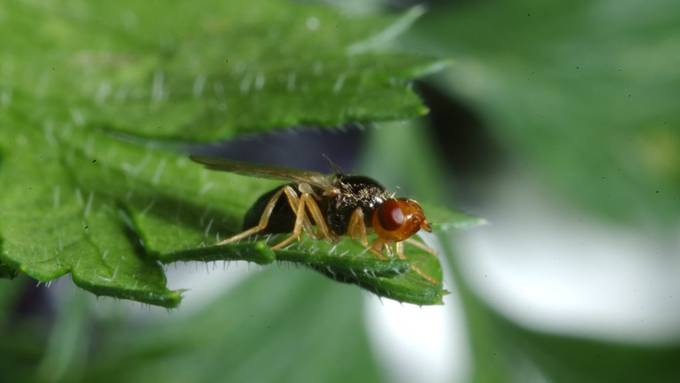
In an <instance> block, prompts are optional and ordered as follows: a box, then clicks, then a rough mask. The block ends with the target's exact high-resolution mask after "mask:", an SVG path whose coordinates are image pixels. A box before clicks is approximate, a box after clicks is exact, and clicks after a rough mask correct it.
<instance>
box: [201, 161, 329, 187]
mask: <svg viewBox="0 0 680 383" xmlns="http://www.w3.org/2000/svg"><path fill="white" fill-rule="evenodd" d="M190 158H191V160H192V161H194V162H198V163H199V164H203V165H205V167H206V168H208V169H211V170H221V171H224V172H230V173H236V174H243V175H247V176H253V177H260V178H269V179H275V180H282V181H288V182H295V183H307V184H310V185H311V186H315V187H318V188H321V189H323V190H327V189H332V188H333V187H334V180H335V175H334V174H323V173H319V172H314V171H307V170H300V169H289V168H283V167H275V166H264V165H257V164H250V163H246V162H240V161H233V160H228V159H224V158H215V157H204V156H197V155H192V156H190Z"/></svg>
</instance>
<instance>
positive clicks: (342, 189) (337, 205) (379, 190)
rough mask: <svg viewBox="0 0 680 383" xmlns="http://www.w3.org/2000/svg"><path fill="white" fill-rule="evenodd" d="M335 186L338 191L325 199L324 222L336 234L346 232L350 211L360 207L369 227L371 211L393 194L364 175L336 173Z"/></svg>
mask: <svg viewBox="0 0 680 383" xmlns="http://www.w3.org/2000/svg"><path fill="white" fill-rule="evenodd" d="M335 186H336V188H337V189H338V191H339V193H337V195H335V196H333V197H330V198H328V199H327V200H326V201H325V204H324V205H325V206H323V210H325V213H326V222H327V223H328V226H329V227H330V229H331V230H332V231H333V232H334V233H335V234H337V235H343V234H346V233H347V226H348V224H349V221H350V218H351V216H352V213H353V212H354V210H356V209H357V208H361V210H362V211H363V213H364V223H365V224H366V227H371V215H372V214H373V211H374V210H375V209H376V208H377V207H378V206H380V204H382V203H383V201H385V200H386V199H388V198H392V197H393V194H392V193H390V192H388V191H386V190H385V188H384V187H383V186H382V185H380V184H379V183H378V182H377V181H375V180H373V179H371V178H369V177H365V176H347V175H337V176H336V181H335Z"/></svg>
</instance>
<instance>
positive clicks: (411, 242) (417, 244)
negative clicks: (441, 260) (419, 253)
mask: <svg viewBox="0 0 680 383" xmlns="http://www.w3.org/2000/svg"><path fill="white" fill-rule="evenodd" d="M405 242H406V243H408V244H409V245H411V246H415V247H417V248H419V249H420V250H423V251H425V252H428V253H430V254H432V255H433V256H435V257H436V256H437V252H436V251H434V249H433V248H431V247H429V246H427V245H426V244H424V243H422V242H420V241H418V240H416V239H413V238H408V239H407V240H406V241H405Z"/></svg>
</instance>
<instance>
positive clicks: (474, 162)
mask: <svg viewBox="0 0 680 383" xmlns="http://www.w3.org/2000/svg"><path fill="white" fill-rule="evenodd" d="M414 5H416V2H391V3H389V4H382V3H374V2H370V3H364V2H352V3H351V4H350V3H347V4H339V3H338V2H333V4H332V5H329V6H342V7H348V8H352V12H360V11H361V12H385V13H391V12H397V11H403V10H405V9H408V8H409V7H412V6H414ZM297 6H299V4H297V3H295V2H291V5H290V12H295V8H296V7H297ZM0 7H1V6H0ZM1 42H2V37H0V44H1ZM398 44H399V48H400V49H402V50H406V51H411V52H418V53H425V54H428V55H432V56H436V57H446V58H452V59H453V64H452V65H451V66H450V67H448V68H447V69H445V70H444V71H442V72H440V73H438V74H437V75H435V76H431V77H428V78H425V79H423V80H421V81H419V82H418V83H417V84H416V85H415V87H416V89H417V91H418V93H419V94H420V95H421V96H422V97H423V98H424V100H425V102H426V103H427V105H428V107H429V108H430V111H431V112H430V114H429V115H428V116H427V117H425V118H423V119H421V120H418V121H410V122H404V123H382V124H378V126H376V127H375V128H369V129H368V130H367V131H364V132H356V131H353V132H350V133H348V135H350V136H351V137H352V140H350V142H349V143H346V142H344V141H343V144H342V145H343V146H342V147H340V148H336V151H339V153H340V154H338V156H342V153H345V156H344V157H345V158H343V159H342V160H343V161H346V162H348V163H355V164H357V166H356V169H357V170H359V169H361V170H362V171H363V172H365V173H367V174H369V175H373V176H375V177H376V178H378V179H380V180H381V181H383V182H385V184H387V185H390V186H397V185H398V186H400V188H401V189H400V190H401V191H403V192H404V193H405V194H407V193H412V194H414V195H418V196H419V197H420V198H423V199H426V200H431V201H432V200H434V201H437V200H439V201H441V202H444V203H451V204H454V205H455V206H457V207H459V208H462V209H463V210H465V211H467V212H470V213H473V214H476V215H479V216H482V217H485V218H486V219H487V220H488V221H489V222H490V224H489V225H487V226H486V227H483V228H477V229H471V230H470V231H468V232H464V233H461V234H458V235H456V236H455V237H450V238H429V239H430V240H432V241H433V243H434V245H435V246H438V247H440V248H441V249H442V254H444V257H443V258H444V261H445V267H446V268H447V269H448V273H447V276H446V284H447V288H448V289H449V290H450V291H451V295H449V296H448V297H447V300H446V305H445V306H442V307H436V308H418V307H413V306H409V305H398V304H397V305H395V304H394V302H390V301H388V300H386V301H384V302H382V301H379V300H378V299H377V298H376V297H374V296H372V295H370V294H368V293H366V292H362V291H360V290H359V289H358V288H356V287H354V286H345V285H340V284H338V283H334V282H332V281H330V280H328V279H326V278H324V277H322V276H320V275H317V274H316V273H313V272H311V271H309V270H304V269H300V268H287V267H285V266H270V267H267V268H264V269H263V268H256V267H254V266H250V267H247V266H245V265H229V268H228V270H224V269H223V267H222V265H218V266H217V268H214V267H213V266H212V265H211V266H209V270H207V271H206V270H204V266H202V265H201V266H199V267H194V266H193V265H189V266H187V267H184V268H179V269H178V270H172V269H171V270H170V272H171V273H172V275H171V278H170V283H171V285H177V286H180V285H181V286H187V285H190V286H191V287H192V291H191V292H190V294H191V295H189V296H190V299H187V300H186V301H185V304H184V305H183V306H182V307H181V308H180V309H178V310H173V311H170V312H168V313H166V312H165V311H164V310H161V309H156V308H148V307H145V306H140V305H139V304H130V303H126V302H120V301H114V300H112V299H101V300H95V299H94V298H92V297H91V296H89V295H88V294H85V293H83V292H81V291H78V290H76V289H74V288H73V287H72V284H71V282H70V280H60V281H59V282H58V283H57V284H56V285H55V286H52V287H49V288H48V287H45V286H35V283H34V282H32V281H29V280H27V279H21V278H20V279H18V280H14V281H7V280H4V279H0V306H1V309H0V339H1V340H0V382H23V381H52V382H94V381H102V382H106V381H112V382H113V381H131V382H149V381H159V382H163V381H164V382H336V381H337V382H344V381H359V382H374V381H380V382H414V381H419V382H677V381H680V310H677V307H680V282H678V278H677V275H679V274H680V239H679V238H680V131H679V129H680V108H678V101H679V100H680V97H679V96H680V91H679V89H680V69H679V68H680V3H677V2H673V1H662V0H655V1H647V2H639V1H633V0H617V1H614V0H596V1H571V2H566V1H540V2H539V1H528V0H516V1H495V0H477V1H473V0H466V1H452V2H444V1H433V2H431V3H429V4H427V10H426V12H425V13H424V15H423V16H421V17H420V18H419V19H418V20H417V21H416V22H415V24H414V25H413V26H412V27H411V28H410V29H409V30H408V31H407V32H405V34H403V35H402V36H401V37H400V38H399V39H398ZM296 137H297V138H296ZM296 137H292V138H290V137H289V138H287V139H286V141H287V143H288V144H290V145H291V147H293V148H294V147H295V145H296V143H295V141H296V140H299V141H300V142H304V143H305V144H304V145H307V144H308V143H309V142H310V141H309V140H310V138H309V136H306V135H305V133H304V132H303V133H299V136H296ZM334 140H337V139H336V138H334V137H328V136H324V135H318V136H314V138H313V139H312V142H313V143H314V144H315V145H320V146H323V145H325V146H327V147H328V146H330V147H332V146H333V144H332V143H333V142H334ZM329 142H331V144H329ZM297 145H300V144H299V143H298V144H297ZM298 147H299V146H298ZM395 154H396V155H395ZM395 158H396V159H395Z"/></svg>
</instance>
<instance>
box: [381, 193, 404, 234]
mask: <svg viewBox="0 0 680 383" xmlns="http://www.w3.org/2000/svg"><path fill="white" fill-rule="evenodd" d="M378 219H379V220H380V225H381V226H382V227H383V228H384V229H385V230H387V231H393V230H397V229H399V228H400V227H401V226H402V225H403V224H404V219H405V217H404V212H403V211H402V210H401V208H400V207H399V202H397V201H396V200H393V199H388V200H387V201H385V202H383V204H382V205H380V208H379V212H378Z"/></svg>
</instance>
